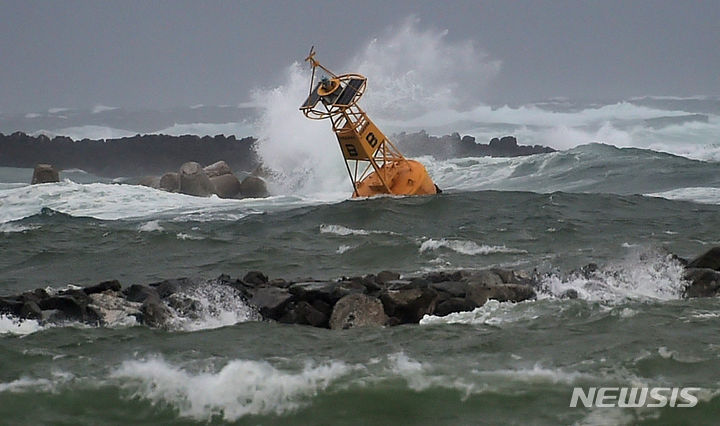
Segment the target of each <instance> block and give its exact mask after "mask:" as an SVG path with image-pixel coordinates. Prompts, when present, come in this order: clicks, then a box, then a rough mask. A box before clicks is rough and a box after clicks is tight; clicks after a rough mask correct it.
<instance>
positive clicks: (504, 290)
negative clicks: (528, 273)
mask: <svg viewBox="0 0 720 426" xmlns="http://www.w3.org/2000/svg"><path fill="white" fill-rule="evenodd" d="M533 297H535V290H533V288H532V286H531V285H528V284H503V283H501V284H495V285H483V284H481V283H479V282H468V293H467V296H466V298H467V299H468V300H469V301H471V302H473V303H474V304H476V305H477V306H482V305H484V304H485V303H486V302H487V301H488V299H494V300H497V301H498V302H522V301H524V300H528V299H532V298H533Z"/></svg>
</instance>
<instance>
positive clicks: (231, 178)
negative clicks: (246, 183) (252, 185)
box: [210, 173, 240, 198]
mask: <svg viewBox="0 0 720 426" xmlns="http://www.w3.org/2000/svg"><path fill="white" fill-rule="evenodd" d="M210 182H212V184H213V187H214V188H215V194H217V196H218V197H220V198H233V197H235V196H236V195H238V194H239V193H240V181H239V180H238V178H237V177H235V175H234V174H232V173H230V174H225V175H221V176H215V177H211V178H210Z"/></svg>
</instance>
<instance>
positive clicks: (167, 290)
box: [150, 278, 195, 299]
mask: <svg viewBox="0 0 720 426" xmlns="http://www.w3.org/2000/svg"><path fill="white" fill-rule="evenodd" d="M194 285H195V282H194V281H193V280H191V279H190V278H173V279H170V280H164V281H160V282H157V283H152V284H150V287H152V288H154V289H155V290H156V291H157V292H158V294H159V295H160V298H162V299H164V298H166V297H168V296H170V295H171V294H174V293H177V292H178V291H180V290H182V289H183V288H188V287H191V286H194Z"/></svg>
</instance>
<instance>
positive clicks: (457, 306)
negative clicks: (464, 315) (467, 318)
mask: <svg viewBox="0 0 720 426" xmlns="http://www.w3.org/2000/svg"><path fill="white" fill-rule="evenodd" d="M476 307H477V306H476V305H475V304H474V303H473V302H471V301H470V300H467V299H465V298H464V297H451V298H449V299H446V300H443V301H442V302H440V303H438V304H437V306H435V310H434V311H433V315H437V316H439V317H444V316H445V315H448V314H452V313H453V312H468V311H472V310H473V309H475V308H476Z"/></svg>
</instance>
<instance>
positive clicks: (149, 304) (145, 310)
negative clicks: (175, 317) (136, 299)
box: [140, 297, 172, 328]
mask: <svg viewBox="0 0 720 426" xmlns="http://www.w3.org/2000/svg"><path fill="white" fill-rule="evenodd" d="M140 313H141V314H142V322H143V323H144V324H145V325H147V326H148V327H156V328H162V327H165V326H167V324H168V321H169V320H170V318H172V313H171V312H170V310H169V309H168V308H167V306H165V304H163V303H162V301H160V300H159V299H155V298H152V297H151V298H148V299H146V300H145V301H144V302H143V304H142V306H140Z"/></svg>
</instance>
